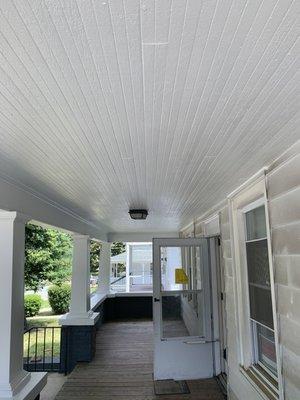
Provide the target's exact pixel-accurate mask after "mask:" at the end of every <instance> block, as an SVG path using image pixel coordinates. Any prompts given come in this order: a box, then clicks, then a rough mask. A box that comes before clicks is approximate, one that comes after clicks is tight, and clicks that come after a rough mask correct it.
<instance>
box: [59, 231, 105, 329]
mask: <svg viewBox="0 0 300 400" xmlns="http://www.w3.org/2000/svg"><path fill="white" fill-rule="evenodd" d="M97 316H98V314H97V313H94V312H93V311H92V310H91V302H90V238H89V236H87V235H79V234H74V236H73V265H72V289H71V304H70V312H69V313H67V314H66V315H64V316H63V317H61V318H60V324H61V325H94V323H95V319H97Z"/></svg>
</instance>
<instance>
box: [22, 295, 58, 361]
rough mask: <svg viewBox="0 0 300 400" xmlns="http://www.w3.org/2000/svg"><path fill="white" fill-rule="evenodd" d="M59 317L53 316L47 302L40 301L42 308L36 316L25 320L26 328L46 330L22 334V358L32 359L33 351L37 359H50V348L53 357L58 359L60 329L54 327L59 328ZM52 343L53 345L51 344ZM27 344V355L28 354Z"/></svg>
mask: <svg viewBox="0 0 300 400" xmlns="http://www.w3.org/2000/svg"><path fill="white" fill-rule="evenodd" d="M59 317H60V315H54V314H53V312H52V310H51V308H50V305H49V302H48V301H47V300H42V307H41V310H40V312H39V314H38V315H36V316H35V317H29V318H26V321H27V328H28V329H29V328H35V327H47V328H48V329H46V330H44V329H40V330H36V329H32V330H31V331H30V334H29V332H27V333H25V334H24V357H28V356H29V359H32V358H34V357H35V351H36V353H37V359H38V360H39V359H43V357H44V355H45V357H51V354H52V346H53V356H54V357H58V356H59V354H60V329H59V328H58V329H56V328H55V327H58V326H59V323H58V319H59ZM44 341H45V350H44ZM52 342H53V343H52ZM28 344H29V353H28Z"/></svg>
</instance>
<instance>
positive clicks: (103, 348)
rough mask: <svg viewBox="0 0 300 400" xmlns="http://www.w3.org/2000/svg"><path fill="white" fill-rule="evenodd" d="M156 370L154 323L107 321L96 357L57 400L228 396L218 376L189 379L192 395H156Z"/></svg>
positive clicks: (74, 374) (71, 378)
mask: <svg viewBox="0 0 300 400" xmlns="http://www.w3.org/2000/svg"><path fill="white" fill-rule="evenodd" d="M152 372H153V329H152V322H151V321H142V322H141V321H138V322H111V323H106V324H104V325H103V326H102V327H101V328H100V330H99V331H98V334H97V348H96V356H95V359H94V360H93V361H92V362H91V363H80V364H78V365H77V366H76V368H75V370H74V371H73V372H72V373H71V374H70V375H69V377H68V379H67V381H66V382H65V384H64V385H63V387H62V389H61V390H60V392H59V393H58V395H57V396H56V399H57V400H69V399H81V400H85V399H86V400H88V399H89V400H92V399H99V400H111V399H116V400H121V399H124V400H152V399H161V400H181V399H182V400H183V399H187V400H223V399H224V398H223V395H222V394H221V391H220V389H219V387H218V384H217V382H216V381H215V380H214V379H206V380H194V381H188V385H189V388H190V391H191V393H190V394H185V395H174V394H173V395H168V396H167V395H160V396H156V395H155V394H154V389H153V377H152Z"/></svg>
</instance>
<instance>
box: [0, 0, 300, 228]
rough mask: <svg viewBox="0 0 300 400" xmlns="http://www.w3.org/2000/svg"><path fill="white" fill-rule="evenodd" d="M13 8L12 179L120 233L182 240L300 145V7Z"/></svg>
mask: <svg viewBox="0 0 300 400" xmlns="http://www.w3.org/2000/svg"><path fill="white" fill-rule="evenodd" d="M0 10H1V11H0V50H1V51H0V69H1V70H0V138H1V143H0V171H1V174H2V175H3V176H5V177H6V178H7V179H11V180H13V181H15V182H17V184H22V185H24V186H25V187H27V188H29V189H30V190H32V191H35V192H38V193H40V194H41V195H43V196H44V197H45V198H48V199H50V200H51V201H55V202H57V203H59V204H60V205H62V206H64V207H66V208H67V209H69V210H70V211H72V212H74V213H76V214H78V215H79V216H81V217H83V218H86V219H88V220H90V221H92V222H96V223H97V222H100V221H101V222H103V223H104V224H105V225H107V226H108V230H110V231H112V232H113V231H120V232H122V231H123V232H124V231H150V230H151V231H171V230H172V231H173V230H177V229H178V228H179V227H181V226H182V225H184V224H186V223H188V222H190V221H191V220H192V219H193V218H194V217H195V216H197V215H200V214H201V213H203V212H205V211H206V210H207V209H208V208H210V207H212V206H213V205H215V204H216V203H218V202H219V201H221V200H222V199H223V198H224V197H225V196H226V195H227V194H228V193H229V192H230V191H232V190H233V189H234V188H235V187H236V186H238V185H239V184H241V183H242V182H243V181H244V180H246V179H247V178H248V177H249V176H251V175H252V174H253V173H255V172H256V171H257V170H258V169H259V168H261V167H263V166H264V165H266V164H269V163H270V162H271V161H272V160H273V159H274V158H276V157H277V156H279V155H280V154H281V153H282V152H283V151H284V150H286V149H287V148H288V147H289V146H290V145H291V144H293V143H294V142H295V141H296V140H298V139H299V138H300V133H299V54H300V49H299V42H298V41H297V38H298V35H299V1H297V0H295V1H292V0H266V1H262V0H235V1H234V0H202V1H201V0H156V1H155V0H141V1H139V0H9V1H8V0H0ZM0 195H1V194H0ZM130 207H145V208H147V209H149V217H148V219H147V221H145V222H134V221H130V219H129V216H128V209H129V208H130Z"/></svg>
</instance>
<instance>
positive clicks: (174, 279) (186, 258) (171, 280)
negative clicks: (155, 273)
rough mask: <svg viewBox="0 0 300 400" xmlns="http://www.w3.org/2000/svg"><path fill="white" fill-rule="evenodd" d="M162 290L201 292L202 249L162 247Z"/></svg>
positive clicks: (193, 247)
mask: <svg viewBox="0 0 300 400" xmlns="http://www.w3.org/2000/svg"><path fill="white" fill-rule="evenodd" d="M160 260H161V290H162V291H178V290H201V289H202V273H201V268H202V266H201V262H200V260H201V248H200V247H196V246H182V247H161V248H160Z"/></svg>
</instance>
